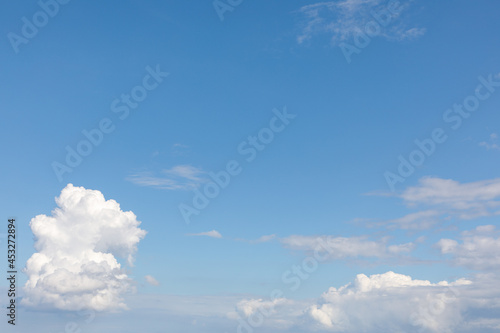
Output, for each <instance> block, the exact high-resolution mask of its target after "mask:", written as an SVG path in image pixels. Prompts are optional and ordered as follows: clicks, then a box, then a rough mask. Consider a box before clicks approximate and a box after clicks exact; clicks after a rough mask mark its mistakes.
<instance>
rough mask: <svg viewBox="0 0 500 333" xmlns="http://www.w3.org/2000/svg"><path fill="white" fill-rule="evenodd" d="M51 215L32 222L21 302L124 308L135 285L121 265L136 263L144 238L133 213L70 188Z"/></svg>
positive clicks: (70, 307)
mask: <svg viewBox="0 0 500 333" xmlns="http://www.w3.org/2000/svg"><path fill="white" fill-rule="evenodd" d="M56 203H57V206H58V207H57V208H55V209H54V210H53V211H52V215H51V216H47V215H38V216H36V217H34V218H33V219H32V220H31V222H30V227H31V230H32V232H33V234H34V237H35V249H36V251H37V252H36V253H34V254H33V255H32V256H31V258H30V259H29V260H28V261H27V263H26V268H25V272H26V274H27V275H28V281H27V282H26V284H25V286H24V290H25V293H26V296H25V297H24V299H23V303H24V304H25V305H28V306H34V307H48V308H56V309H60V310H68V311H74V310H81V309H92V310H96V311H104V310H117V309H125V308H126V305H125V304H124V302H123V300H122V297H121V296H122V295H123V294H124V293H125V292H127V291H130V290H131V280H130V278H129V277H128V276H127V274H126V273H125V271H124V270H123V268H122V267H121V265H120V263H119V262H118V261H117V257H118V258H124V259H126V260H127V262H128V264H129V265H132V264H133V260H134V254H135V252H136V251H137V244H138V243H139V241H140V240H141V239H142V238H143V237H144V236H145V235H146V231H144V230H142V229H140V228H139V225H140V223H141V222H139V221H138V220H137V217H136V216H135V214H134V213H132V212H131V211H128V212H124V211H122V210H121V209H120V205H119V204H118V203H117V202H116V201H115V200H106V199H105V198H104V196H103V194H102V193H101V192H99V191H96V190H88V189H85V188H83V187H75V186H73V185H72V184H68V185H67V186H66V187H65V188H64V189H63V190H62V192H61V194H60V196H59V197H57V198H56Z"/></svg>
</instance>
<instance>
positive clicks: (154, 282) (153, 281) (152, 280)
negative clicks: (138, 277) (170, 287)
mask: <svg viewBox="0 0 500 333" xmlns="http://www.w3.org/2000/svg"><path fill="white" fill-rule="evenodd" d="M144 279H146V282H147V283H149V284H150V285H152V286H159V285H160V282H158V280H156V279H155V278H154V277H152V276H151V275H146V276H145V277H144Z"/></svg>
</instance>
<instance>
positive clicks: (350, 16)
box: [297, 0, 425, 45]
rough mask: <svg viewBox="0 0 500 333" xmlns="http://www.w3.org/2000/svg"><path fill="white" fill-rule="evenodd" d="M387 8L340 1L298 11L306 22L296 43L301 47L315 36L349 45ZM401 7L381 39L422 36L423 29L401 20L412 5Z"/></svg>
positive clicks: (369, 1)
mask: <svg viewBox="0 0 500 333" xmlns="http://www.w3.org/2000/svg"><path fill="white" fill-rule="evenodd" d="M388 4H389V2H387V1H382V0H341V1H327V2H320V3H316V4H311V5H307V6H303V7H302V8H300V9H299V13H300V14H302V15H303V17H304V20H303V22H302V26H301V30H300V33H299V35H298V36H297V42H298V43H299V44H302V43H304V42H305V41H307V40H310V39H312V38H313V37H314V36H316V35H327V36H328V37H329V38H330V40H331V42H332V43H333V44H334V45H335V44H338V43H340V42H343V41H347V40H349V39H351V38H353V37H354V36H355V35H356V34H359V33H362V32H363V31H364V30H365V27H366V26H367V24H368V23H370V22H372V21H376V20H377V18H376V15H377V14H374V13H380V12H381V10H383V9H385V7H387V6H388ZM398 6H399V9H398V14H392V15H391V17H392V22H391V24H390V25H389V26H386V27H384V28H383V31H381V32H380V33H379V34H378V36H380V37H383V38H385V39H388V40H407V39H412V38H416V37H419V36H421V35H423V34H424V33H425V29H424V28H417V27H411V28H408V27H407V24H406V22H404V20H403V19H402V17H401V13H402V12H404V11H405V10H407V9H408V7H409V5H408V4H399V5H398ZM379 20H380V18H379Z"/></svg>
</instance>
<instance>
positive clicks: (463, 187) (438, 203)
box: [367, 177, 500, 230]
mask: <svg viewBox="0 0 500 333" xmlns="http://www.w3.org/2000/svg"><path fill="white" fill-rule="evenodd" d="M374 195H379V194H374ZM380 195H385V194H380ZM396 196H397V197H399V198H400V199H402V200H403V203H404V204H405V205H406V206H407V207H408V208H409V209H417V211H415V212H411V213H408V214H407V215H404V216H403V217H399V218H395V219H391V220H385V221H382V222H370V223H367V224H369V225H371V226H387V227H389V228H391V229H392V228H397V229H407V230H424V229H429V228H431V227H433V226H435V225H438V224H440V223H443V222H445V221H449V220H451V219H453V218H455V219H460V220H471V219H475V218H480V217H487V216H495V215H500V178H494V179H487V180H481V181H475V182H469V183H460V182H458V181H456V180H453V179H443V178H438V177H423V178H421V179H420V180H419V183H418V185H416V186H411V187H408V188H407V189H406V190H404V191H403V192H402V193H400V194H397V195H396ZM418 209H420V210H418Z"/></svg>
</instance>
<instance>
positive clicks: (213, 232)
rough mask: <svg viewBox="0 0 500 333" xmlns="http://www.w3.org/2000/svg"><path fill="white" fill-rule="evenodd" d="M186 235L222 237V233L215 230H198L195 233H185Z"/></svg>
mask: <svg viewBox="0 0 500 333" xmlns="http://www.w3.org/2000/svg"><path fill="white" fill-rule="evenodd" d="M187 236H207V237H212V238H222V235H221V234H220V232H218V231H217V230H212V231H206V232H199V233H196V234H187Z"/></svg>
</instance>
